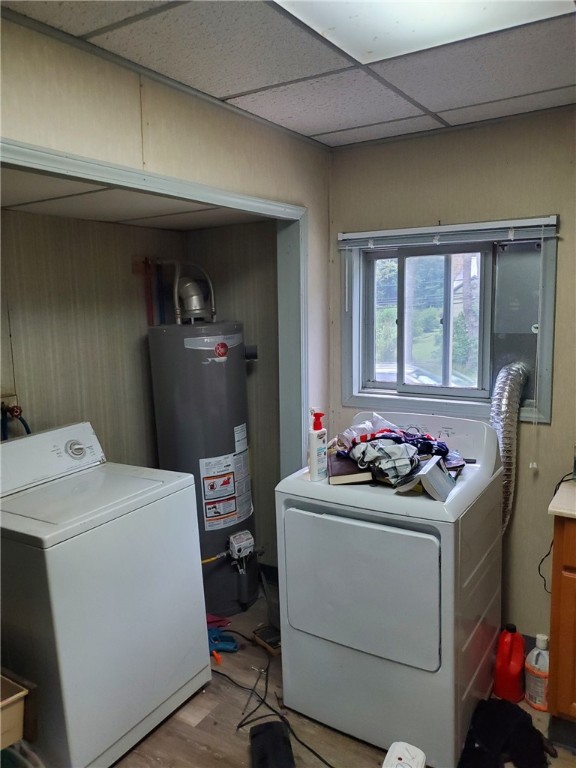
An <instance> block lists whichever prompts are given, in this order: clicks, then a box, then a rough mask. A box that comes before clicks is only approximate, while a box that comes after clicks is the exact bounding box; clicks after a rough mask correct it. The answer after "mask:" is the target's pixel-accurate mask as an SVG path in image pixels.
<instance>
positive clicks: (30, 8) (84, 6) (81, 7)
mask: <svg viewBox="0 0 576 768" xmlns="http://www.w3.org/2000/svg"><path fill="white" fill-rule="evenodd" d="M162 5H166V2H163V1H160V0H159V1H158V2H131V1H130V0H129V1H128V2H125V1H124V0H114V2H109V0H108V1H107V0H96V1H94V0H91V1H90V2H72V1H71V0H66V1H65V2H54V1H53V0H52V1H51V2H35V1H34V0H32V1H31V2H28V0H16V2H14V0H12V1H10V0H9V2H4V0H3V2H2V7H5V8H10V9H11V10H13V11H16V13H21V14H22V15H23V16H29V17H30V18H32V19H36V21H41V22H42V23H43V24H48V25H49V26H50V27H55V28H56V29H60V30H62V32H67V33H68V34H69V35H75V36H76V37H79V36H81V35H86V34H88V33H89V32H92V31H93V30H95V29H102V27H107V26H108V25H109V24H115V23H117V22H119V21H123V20H124V19H127V18H129V17H131V16H136V15H138V14H140V13H144V12H145V11H149V10H153V9H155V8H159V7H161V6H162Z"/></svg>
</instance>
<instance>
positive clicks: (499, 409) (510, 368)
mask: <svg viewBox="0 0 576 768" xmlns="http://www.w3.org/2000/svg"><path fill="white" fill-rule="evenodd" d="M527 378H528V369H527V368H526V366H525V365H524V364H523V363H510V364H509V365H505V366H504V367H503V368H501V369H500V372H499V373H498V376H497V377H496V384H495V385H494V392H493V394H492V406H491V408H490V426H492V427H494V429H495V430H496V434H497V435H498V445H499V446H500V457H501V459H502V466H503V469H504V472H503V481H502V532H504V531H505V530H506V528H507V527H508V523H509V522H510V517H511V515H512V505H513V503H514V484H515V480H516V442H517V436H518V435H517V433H518V411H519V408H520V396H521V394H522V390H523V388H524V384H525V383H526V379H527Z"/></svg>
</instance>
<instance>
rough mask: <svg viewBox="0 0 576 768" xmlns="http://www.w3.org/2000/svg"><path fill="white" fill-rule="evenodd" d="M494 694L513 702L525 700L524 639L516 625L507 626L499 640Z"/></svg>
mask: <svg viewBox="0 0 576 768" xmlns="http://www.w3.org/2000/svg"><path fill="white" fill-rule="evenodd" d="M493 693H494V696H497V697H498V698H499V699H506V701H512V702H517V701H521V700H522V699H523V698H524V638H523V637H522V635H521V634H520V633H519V632H517V631H516V626H515V625H514V624H506V627H505V628H504V629H503V630H502V632H501V633H500V637H499V638H498V649H497V651H496V665H495V668H494V690H493Z"/></svg>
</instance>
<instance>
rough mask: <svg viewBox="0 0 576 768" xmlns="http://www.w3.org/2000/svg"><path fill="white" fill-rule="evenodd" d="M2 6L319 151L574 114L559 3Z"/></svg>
mask: <svg viewBox="0 0 576 768" xmlns="http://www.w3.org/2000/svg"><path fill="white" fill-rule="evenodd" d="M1 5H2V9H3V15H6V14H10V13H12V14H13V15H12V16H10V15H8V16H7V17H8V18H9V19H10V20H12V21H14V20H16V21H17V20H18V18H19V19H20V20H21V23H25V21H22V15H23V16H24V17H28V18H29V19H32V20H35V21H38V22H40V26H39V27H38V26H37V27H36V28H38V29H40V30H41V31H45V32H46V33H47V34H50V33H51V30H58V31H60V32H65V33H67V34H69V35H72V36H76V37H78V38H79V39H80V41H81V42H80V43H79V44H81V45H83V46H85V47H86V46H87V45H88V46H90V47H91V48H90V49H91V50H93V51H97V49H98V48H101V49H104V50H105V51H106V52H107V53H111V54H114V55H116V56H118V57H119V59H118V62H119V63H123V64H124V65H126V66H135V67H136V68H138V67H141V68H143V69H142V70H141V71H143V72H144V73H146V72H150V71H152V72H157V73H158V74H159V75H160V76H164V77H166V78H169V79H170V80H172V81H176V82H179V83H181V84H183V85H184V86H186V87H189V88H191V89H193V92H202V93H204V94H206V95H207V96H208V97H210V98H214V99H216V100H219V101H224V102H226V103H227V104H228V105H230V106H232V107H235V108H237V109H239V110H242V111H243V112H244V113H245V114H248V115H251V116H254V117H258V118H260V119H263V120H266V121H268V122H270V123H273V124H275V125H278V126H281V127H282V128H284V129H287V130H289V131H292V132H296V133H298V134H300V135H302V136H305V137H309V138H312V139H313V140H314V141H316V142H318V143H321V144H324V145H326V146H329V147H339V146H344V145H347V144H354V143H359V142H363V141H375V140H379V139H381V140H384V139H387V138H391V137H396V136H402V135H410V134H414V133H418V132H422V131H430V130H442V129H443V128H446V127H450V126H460V125H468V124H470V125H472V124H474V123H475V122H479V121H484V120H491V119H499V118H503V117H508V116H512V115H517V114H522V113H527V112H533V111H536V110H542V109H550V108H554V107H561V106H564V105H567V104H571V103H574V102H575V101H576V96H575V93H574V86H576V6H575V3H574V2H572V0H442V2H438V3H433V2H431V0H428V1H427V2H423V1H422V0H420V2H418V0H400V1H399V2H394V1H393V0H386V2H381V3H375V2H365V1H364V0H354V2H332V0H297V2H296V1H295V0H278V2H271V1H264V0H193V1H192V2H187V1H183V0H176V1H174V2H166V1H163V0H149V1H148V2H137V1H131V0H130V1H128V2H126V1H124V0H114V2H111V1H110V0H107V1H102V0H96V1H95V2H94V1H92V0H89V1H86V0H66V1H65V2H60V1H56V0H52V1H49V2H37V1H36V0H32V1H31V2H29V1H28V0H17V1H14V0H2V2H1ZM4 9H8V10H7V11H5V10H4ZM431 9H432V10H431ZM15 14H20V16H16V19H15V18H14V16H15ZM35 21H30V22H28V23H32V24H33V23H35ZM45 25H48V26H45ZM496 30H499V31H496ZM52 33H53V34H55V32H53V31H52ZM86 41H88V42H86ZM399 53H400V54H401V55H398V54H399ZM377 59H379V60H377ZM370 62H372V63H370Z"/></svg>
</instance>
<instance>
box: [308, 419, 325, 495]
mask: <svg viewBox="0 0 576 768" xmlns="http://www.w3.org/2000/svg"><path fill="white" fill-rule="evenodd" d="M310 415H311V416H312V419H313V421H312V426H311V427H310V430H309V431H308V464H309V467H310V480H312V481H314V482H316V481H318V480H325V479H326V478H327V477H328V450H327V442H328V441H327V438H326V430H325V429H324V427H323V426H322V416H324V414H323V413H321V412H320V411H317V410H316V409H315V408H310Z"/></svg>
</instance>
